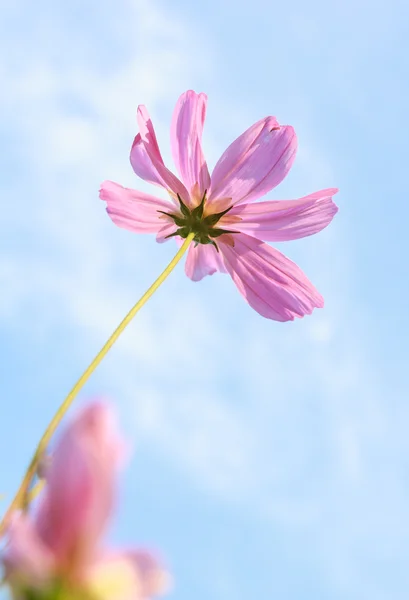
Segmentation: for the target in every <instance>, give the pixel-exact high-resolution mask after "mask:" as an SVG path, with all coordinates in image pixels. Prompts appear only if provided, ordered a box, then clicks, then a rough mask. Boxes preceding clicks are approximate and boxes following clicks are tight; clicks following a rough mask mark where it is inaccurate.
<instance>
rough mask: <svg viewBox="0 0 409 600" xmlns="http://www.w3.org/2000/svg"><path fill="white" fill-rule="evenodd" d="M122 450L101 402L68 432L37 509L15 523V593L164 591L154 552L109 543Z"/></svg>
mask: <svg viewBox="0 0 409 600" xmlns="http://www.w3.org/2000/svg"><path fill="white" fill-rule="evenodd" d="M122 450H123V443H122V441H121V439H120V438H119V436H118V434H117V433H116V430H115V423H114V419H113V415H112V413H111V411H110V409H109V408H108V407H107V406H106V405H104V404H101V403H94V404H91V405H89V406H88V407H87V408H85V410H83V411H82V412H81V413H80V414H79V415H78V416H77V417H76V419H74V421H73V422H72V423H71V424H70V425H69V426H68V427H67V428H66V430H65V431H64V432H63V434H62V436H61V438H60V439H59V441H58V444H57V446H56V448H55V452H54V453H53V459H52V463H51V465H50V467H49V469H48V470H47V483H46V487H45V491H44V495H43V497H42V499H41V501H40V504H39V506H38V509H37V511H36V512H35V514H34V516H31V515H28V514H27V515H26V514H20V513H19V514H15V515H14V517H13V519H12V521H11V524H10V526H9V530H8V534H7V537H8V541H7V546H6V548H5V550H4V553H3V564H4V567H5V573H6V581H7V583H8V584H9V585H10V588H11V590H12V593H13V597H14V598H16V599H18V600H20V599H21V600H23V599H25V598H30V599H31V598H36V599H38V600H40V599H41V600H51V599H54V598H57V595H58V598H62V599H64V600H71V599H73V598H75V599H77V598H78V599H81V598H83V599H84V600H85V599H87V600H108V599H109V600H142V599H147V598H150V597H151V596H154V595H157V594H159V593H161V592H162V591H163V590H164V584H165V581H166V575H165V573H164V572H163V571H162V570H161V569H160V567H159V565H158V564H157V562H156V560H155V559H154V557H153V556H151V555H150V554H149V553H148V552H145V551H143V550H129V551H127V550H123V551H111V550H106V549H104V548H103V547H102V546H101V537H102V534H103V532H104V530H105V527H106V525H107V522H108V520H109V517H110V516H111V514H112V511H113V509H114V500H115V498H114V497H115V483H116V482H115V478H116V471H117V468H118V461H119V460H120V458H121V454H122ZM57 592H58V593H57Z"/></svg>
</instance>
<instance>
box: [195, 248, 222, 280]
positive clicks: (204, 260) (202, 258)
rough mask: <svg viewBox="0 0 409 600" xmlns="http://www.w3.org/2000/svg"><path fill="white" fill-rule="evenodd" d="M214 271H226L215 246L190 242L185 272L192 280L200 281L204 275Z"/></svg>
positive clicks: (211, 273)
mask: <svg viewBox="0 0 409 600" xmlns="http://www.w3.org/2000/svg"><path fill="white" fill-rule="evenodd" d="M216 271H220V272H221V273H227V271H226V267H225V266H224V263H223V258H222V256H221V254H220V253H218V252H217V250H216V248H215V247H214V246H212V245H210V244H206V245H205V244H198V245H197V246H195V245H194V243H192V244H191V246H190V248H189V252H188V255H187V259H186V265H185V272H186V275H187V276H188V277H190V279H192V280H193V281H200V280H201V279H203V277H205V276H206V275H213V273H216Z"/></svg>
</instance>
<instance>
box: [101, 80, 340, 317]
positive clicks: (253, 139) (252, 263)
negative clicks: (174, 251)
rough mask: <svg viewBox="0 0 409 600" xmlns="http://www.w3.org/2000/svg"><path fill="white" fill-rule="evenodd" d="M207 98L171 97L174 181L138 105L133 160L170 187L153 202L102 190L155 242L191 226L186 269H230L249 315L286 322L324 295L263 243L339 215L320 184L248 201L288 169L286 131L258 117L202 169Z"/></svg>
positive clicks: (128, 222)
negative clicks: (288, 195)
mask: <svg viewBox="0 0 409 600" xmlns="http://www.w3.org/2000/svg"><path fill="white" fill-rule="evenodd" d="M206 103H207V97H206V95H205V94H203V93H202V94H196V93H195V92H193V91H191V90H190V91H187V92H186V93H184V94H183V95H182V96H181V97H180V98H179V100H178V103H177V105H176V108H175V111H174V114H173V119H172V126H171V147H172V154H173V158H174V162H175V164H176V167H177V170H178V173H179V178H178V177H176V176H175V175H174V174H173V173H172V172H171V171H170V170H169V169H167V167H166V166H165V164H164V162H163V159H162V156H161V153H160V150H159V146H158V142H157V139H156V135H155V131H154V128H153V125H152V121H151V119H150V117H149V114H148V112H147V110H146V108H145V107H144V106H139V107H138V124H139V131H140V133H139V134H138V135H137V136H136V138H135V140H134V143H133V145H132V149H131V155H130V159H131V164H132V167H133V169H134V171H135V173H136V174H137V175H138V176H139V177H141V178H142V179H144V180H145V181H147V182H149V183H152V184H154V185H157V186H159V187H161V188H163V189H165V190H166V191H167V192H168V198H167V199H166V200H165V199H161V198H158V197H156V196H152V195H150V194H146V193H145V192H140V191H137V190H133V189H128V188H124V187H122V186H121V185H119V184H117V183H114V182H112V181H105V182H104V183H103V184H102V186H101V190H100V197H101V199H102V200H105V202H106V203H107V212H108V214H109V215H110V217H111V219H112V220H113V221H114V223H116V224H117V225H119V226H120V227H124V228H125V229H128V230H130V231H133V232H135V233H154V234H156V239H157V241H158V242H163V241H165V240H168V239H170V238H172V237H176V239H177V240H178V241H179V242H180V240H181V239H182V240H183V238H187V237H188V235H189V234H190V233H194V243H192V244H191V246H190V248H189V251H188V256H187V260H186V266H185V270H186V274H187V275H188V277H190V278H191V279H192V280H193V281H199V280H200V279H202V278H203V277H205V276H206V275H212V274H213V273H215V272H216V271H219V272H222V273H229V275H230V276H231V278H232V279H233V281H234V283H235V284H236V286H237V288H238V290H239V292H240V293H241V294H242V295H243V296H244V298H245V299H246V300H247V302H248V303H249V304H250V306H252V307H253V308H254V309H255V310H256V311H257V312H259V313H260V314H261V315H263V316H264V317H267V318H269V319H274V320H276V321H288V320H293V319H294V317H302V316H304V315H305V314H310V313H311V312H312V311H313V309H314V308H315V307H322V306H323V298H322V296H321V295H320V294H319V293H318V291H317V290H316V289H315V288H314V286H313V285H312V284H311V282H310V281H309V280H308V279H307V277H306V276H305V275H304V273H303V272H302V271H301V269H300V268H299V267H297V265H295V264H294V263H293V262H292V261H291V260H289V259H288V258H287V257H286V256H284V255H283V254H282V253H281V252H279V251H278V250H276V249H274V248H272V247H271V246H269V245H268V244H266V243H265V242H283V241H287V240H294V239H298V238H302V237H305V236H308V235H312V234H314V233H317V232H318V231H320V230H321V229H323V228H324V227H326V226H327V225H328V224H329V223H330V222H331V220H332V218H333V217H334V215H335V213H336V212H337V207H336V205H335V204H334V202H333V201H332V196H333V195H334V194H335V193H336V192H337V191H338V190H337V189H334V188H331V189H325V190H320V191H318V192H314V193H313V194H309V195H308V196H304V197H303V198H300V199H298V200H278V201H277V200H267V201H262V202H256V201H257V200H259V199H260V198H261V197H262V196H264V195H265V194H266V193H267V192H269V191H270V190H272V189H273V188H275V187H276V186H277V185H278V184H279V183H280V182H281V181H282V180H283V179H284V177H285V176H286V175H287V173H288V171H289V170H290V168H291V166H292V164H293V162H294V158H295V153H296V149H297V138H296V135H295V132H294V129H293V128H292V127H291V126H288V125H279V123H278V122H277V120H276V119H275V117H266V118H264V119H261V120H260V121H258V122H257V123H255V124H254V125H253V126H252V127H250V128H249V129H247V131H245V132H244V133H243V134H242V135H241V136H240V137H238V138H237V139H236V140H235V141H234V142H233V143H232V144H231V145H230V146H229V147H228V148H227V150H226V151H225V152H224V154H223V155H222V156H221V158H220V159H219V161H218V162H217V164H216V166H215V168H214V169H213V172H212V174H211V175H210V173H209V170H208V167H207V164H206V160H205V158H204V155H203V151H202V145H201V138H202V131H203V125H204V121H205V114H206Z"/></svg>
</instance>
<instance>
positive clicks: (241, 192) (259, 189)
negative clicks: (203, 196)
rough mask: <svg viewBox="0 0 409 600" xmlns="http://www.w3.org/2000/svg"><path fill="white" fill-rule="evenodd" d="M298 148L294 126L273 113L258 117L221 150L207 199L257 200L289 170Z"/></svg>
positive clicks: (236, 202) (243, 201)
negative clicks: (277, 117) (281, 122)
mask: <svg viewBox="0 0 409 600" xmlns="http://www.w3.org/2000/svg"><path fill="white" fill-rule="evenodd" d="M296 150H297V138H296V135H295V132H294V129H293V128H292V127H290V126H288V125H283V126H280V125H279V124H278V123H277V120H276V119H275V118H274V117H266V118H265V119H262V120H261V121H258V122H257V123H255V125H253V126H252V127H250V128H249V129H248V130H247V131H245V132H244V133H243V134H242V135H241V136H240V137H239V138H237V140H235V141H234V142H233V143H232V144H231V145H230V146H229V147H228V148H227V150H226V151H225V152H224V154H223V155H222V157H221V158H220V160H219V161H218V163H217V164H216V166H215V168H214V171H213V173H212V183H211V187H210V194H209V202H215V201H217V199H218V198H231V199H232V202H231V204H243V203H245V202H253V201H254V200H257V199H258V198H260V197H261V196H263V195H264V194H266V193H267V192H269V191H270V190H271V189H272V188H274V187H276V186H277V185H278V184H279V183H280V182H281V181H282V180H283V179H284V177H285V176H286V175H287V173H288V171H289V170H290V168H291V166H292V164H293V162H294V158H295V153H296Z"/></svg>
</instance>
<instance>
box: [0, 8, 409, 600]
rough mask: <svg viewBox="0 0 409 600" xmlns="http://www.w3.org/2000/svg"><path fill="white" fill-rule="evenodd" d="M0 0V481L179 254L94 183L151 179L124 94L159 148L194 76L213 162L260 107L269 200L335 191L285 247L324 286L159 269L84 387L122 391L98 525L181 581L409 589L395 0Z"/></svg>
mask: <svg viewBox="0 0 409 600" xmlns="http://www.w3.org/2000/svg"><path fill="white" fill-rule="evenodd" d="M0 8H1V13H2V16H1V19H0V57H1V59H0V89H1V94H0V136H1V139H0V156H1V167H0V179H1V182H0V185H1V212H0V227H1V230H0V330H1V346H0V356H1V400H0V402H1V415H2V416H1V430H0V431H1V435H0V476H1V477H0V488H1V491H4V492H5V493H6V494H7V499H11V497H12V494H13V492H14V491H15V489H16V486H17V484H18V482H19V480H20V477H21V475H22V472H23V469H24V467H25V466H26V464H27V461H28V459H29V456H30V453H31V451H32V448H33V446H34V444H35V443H36V441H37V439H38V437H39V435H40V433H41V432H42V430H43V427H44V425H45V423H46V421H47V419H49V418H50V417H51V415H52V413H53V411H54V410H55V408H56V406H57V404H58V403H59V402H60V401H61V400H62V398H63V397H64V394H66V393H67V392H68V390H69V388H70V386H71V385H72V384H73V383H74V381H75V379H76V378H77V377H78V376H79V374H80V373H81V371H82V369H84V368H85V366H86V365H87V363H88V362H89V360H90V359H91V358H92V356H93V355H94V354H95V353H96V352H97V350H98V349H99V347H100V346H101V345H102V343H103V342H104V341H105V339H106V338H107V336H108V335H109V333H110V332H111V330H112V329H113V328H114V326H115V325H116V324H117V322H118V321H119V319H120V318H121V317H122V316H123V315H124V314H125V312H126V311H127V310H128V309H129V308H130V306H131V305H132V304H133V302H134V301H135V300H136V299H137V298H138V297H139V295H140V294H141V293H142V292H143V291H144V290H145V288H146V287H148V285H150V283H151V281H152V280H153V278H154V277H156V275H157V274H158V273H159V272H160V270H161V269H162V268H163V267H164V266H165V264H166V263H167V261H169V260H170V258H171V256H172V255H173V253H174V252H175V246H174V244H173V242H171V243H168V244H166V245H157V244H156V243H155V240H154V238H153V237H151V236H147V237H143V236H135V235H132V234H130V233H128V232H125V231H124V230H120V229H118V228H116V227H115V226H114V225H113V224H112V223H111V222H110V220H109V218H108V217H107V215H106V213H105V211H104V206H103V204H102V202H100V200H99V199H98V187H99V184H100V182H101V181H102V180H103V179H106V178H110V179H114V180H117V181H119V182H121V183H122V184H124V185H128V186H134V187H138V186H139V187H142V189H148V188H147V187H146V186H144V185H143V184H142V183H141V182H139V181H138V180H137V178H136V177H135V176H134V175H133V172H132V170H131V168H130V166H129V163H128V154H129V149H130V144H131V142H132V140H133V136H134V135H135V133H136V131H137V130H136V119H135V111H136V106H137V104H138V103H144V104H146V105H147V107H148V109H149V110H150V112H151V115H152V118H153V120H154V123H155V126H156V128H157V133H158V136H159V138H160V143H161V147H162V149H163V153H164V155H165V156H166V159H167V160H168V162H169V164H171V161H170V158H169V154H170V153H169V123H170V118H171V114H172V110H173V106H174V103H175V102H176V100H177V98H178V96H179V94H180V93H182V92H183V91H184V90H186V89H188V88H193V89H195V90H196V91H205V92H207V93H208V95H209V108H208V119H207V123H206V129H205V139H204V145H205V150H206V154H207V157H208V161H209V163H210V165H211V166H213V165H214V164H215V161H216V160H217V158H218V156H219V155H220V154H221V152H222V151H223V150H224V148H225V147H226V145H227V144H228V143H230V141H232V140H233V139H234V138H235V137H236V136H237V135H239V134H240V133H241V132H242V131H243V130H244V129H245V128H247V127H248V126H250V125H251V124H252V123H253V122H254V121H256V120H258V119H260V118H261V117H263V116H265V115H267V114H273V115H275V116H277V118H278V119H279V121H280V122H281V123H290V124H292V125H294V126H295V128H296V131H297V133H298V136H299V144H300V150H299V154H298V158H297V161H296V166H295V167H294V169H293V170H292V172H291V174H290V175H289V177H288V178H287V180H286V181H285V182H284V183H283V184H282V185H281V186H280V188H279V189H277V190H275V191H273V192H272V193H271V194H269V196H268V197H269V198H271V199H281V198H291V197H298V196H302V195H305V194H307V193H310V192H312V191H315V190H317V189H320V188H325V187H332V186H338V187H339V188H340V190H341V191H340V193H339V195H338V196H337V197H336V201H337V203H338V204H339V206H340V212H339V215H338V216H337V217H336V219H335V221H334V223H333V224H332V226H331V227H330V228H329V229H328V230H327V231H325V232H323V233H322V234H320V235H317V236H316V237H314V238H307V239H305V240H301V241H299V242H294V243H288V244H285V245H283V247H284V251H285V252H286V253H287V254H288V255H289V256H290V257H291V258H292V259H294V260H296V261H297V262H298V263H299V264H300V265H301V266H302V268H303V269H305V271H306V273H307V274H308V275H309V276H310V277H311V279H312V280H313V282H314V283H315V284H316V285H317V287H318V288H319V290H320V291H321V292H322V293H323V295H324V297H325V299H326V307H325V309H324V310H320V311H317V312H316V313H315V314H314V315H313V316H312V317H308V318H306V319H304V320H302V321H299V320H298V321H296V322H294V323H289V324H281V323H274V322H271V321H267V320H263V319H262V318H261V317H259V316H258V315H257V314H256V313H255V312H253V311H252V310H251V309H250V308H249V307H248V306H247V305H246V303H245V302H244V301H243V299H242V298H241V297H240V295H239V294H238V293H237V291H236V289H235V287H234V285H233V283H232V282H231V280H230V279H229V278H228V277H227V276H222V275H216V276H214V277H212V278H208V279H207V280H205V281H203V282H201V283H199V284H193V283H192V282H191V281H189V280H188V279H187V278H186V277H185V276H184V274H183V269H182V268H181V267H180V268H179V269H178V271H177V272H175V273H174V274H173V275H172V277H171V279H170V280H169V281H168V282H167V283H166V284H165V285H164V287H163V288H162V289H161V290H160V292H158V293H157V295H156V296H155V297H154V298H153V299H152V300H151V302H150V303H149V305H148V306H147V307H146V308H145V309H144V310H143V312H142V313H141V314H140V315H139V316H138V318H137V320H136V321H135V322H134V323H133V325H132V326H131V327H130V328H129V330H128V332H127V333H126V335H124V336H123V338H122V339H121V341H120V342H119V343H118V345H117V346H116V347H115V349H114V350H113V351H112V353H111V354H110V356H109V357H108V358H107V359H106V360H105V362H104V363H103V365H102V366H101V367H100V368H99V370H98V372H97V373H96V374H95V376H94V377H93V378H92V381H91V382H90V383H89V385H88V386H87V388H86V389H85V390H84V393H83V394H82V395H81V400H80V401H81V402H83V401H85V399H86V398H87V397H89V396H92V395H100V394H103V395H106V396H108V397H111V398H112V399H114V400H115V402H116V403H117V406H118V411H119V417H120V421H121V423H122V426H123V428H124V429H125V431H126V433H127V435H128V439H130V440H131V441H132V443H133V445H134V454H133V459H132V461H131V463H130V465H129V467H128V470H127V471H126V474H125V476H124V478H123V485H122V488H121V503H120V508H119V512H118V516H117V519H116V523H115V526H114V527H113V530H112V532H111V534H110V535H111V538H112V539H113V540H115V541H116V542H117V543H133V542H136V543H141V544H149V545H151V546H153V547H157V548H158V549H160V550H161V552H162V554H163V556H164V557H165V559H166V561H167V563H168V565H169V567H170V569H171V571H172V573H173V576H174V579H175V587H174V591H173V595H172V596H171V598H175V600H176V599H177V600H192V599H194V600H208V599H212V600H230V599H231V600H247V599H248V598H262V599H264V598H266V599H270V598H283V599H286V600H295V599H297V600H298V599H300V600H301V599H303V600H307V599H314V600H327V599H331V600H337V599H350V600H358V599H359V600H366V599H371V600H406V599H407V598H408V594H409V591H408V587H409V569H408V566H409V558H408V555H409V522H408V505H409V476H408V466H409V464H408V463H409V461H408V456H409V453H408V451H409V441H408V434H407V430H408V420H409V407H408V402H409V395H408V391H409V384H408V378H407V377H408V355H409V353H408V338H409V327H408V316H407V315H408V295H409V294H408V291H409V290H408V258H409V252H408V250H409V246H408V241H407V230H408V220H409V210H408V198H407V174H408V150H407V139H408V133H409V132H408V119H407V110H408V105H409V86H408V66H409V65H408V63H409V48H408V43H407V38H408V35H409V26H408V23H409V10H408V8H407V7H406V3H405V2H404V1H403V0H402V2H399V1H398V0H392V1H389V2H379V1H378V2H376V1H369V0H368V1H364V0H358V1H356V0H355V1H353V0H338V1H336V2H334V1H333V2H331V1H330V2H324V1H323V0H313V1H312V2H308V3H305V2H302V0H295V1H294V2H281V3H271V2H267V1H266V2H262V1H261V0H252V1H251V2H250V1H249V2H243V1H239V2H233V1H232V0H222V1H221V2H216V0H210V1H209V2H207V3H206V4H205V3H194V2H188V1H187V0H176V1H174V2H164V1H162V2H161V1H160V0H143V1H131V0H118V1H116V2H109V1H108V0H105V1H98V2H97V1H96V0H95V1H85V2H84V1H80V0H74V1H71V2H62V1H57V2H53V1H51V0H48V1H45V0H39V1H36V2H30V1H29V0H2V2H1V3H0ZM150 191H152V192H153V193H155V190H150ZM2 506H4V507H5V506H6V503H5V501H3V503H2Z"/></svg>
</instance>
